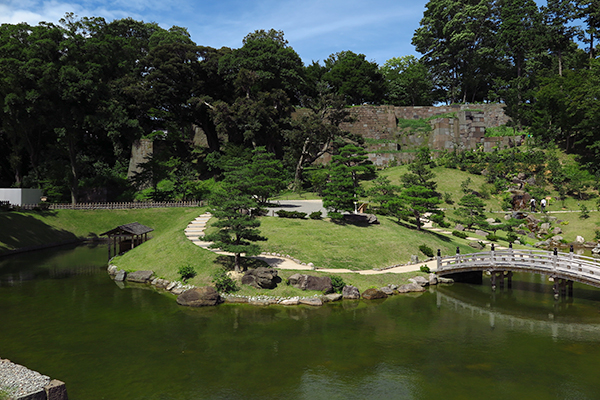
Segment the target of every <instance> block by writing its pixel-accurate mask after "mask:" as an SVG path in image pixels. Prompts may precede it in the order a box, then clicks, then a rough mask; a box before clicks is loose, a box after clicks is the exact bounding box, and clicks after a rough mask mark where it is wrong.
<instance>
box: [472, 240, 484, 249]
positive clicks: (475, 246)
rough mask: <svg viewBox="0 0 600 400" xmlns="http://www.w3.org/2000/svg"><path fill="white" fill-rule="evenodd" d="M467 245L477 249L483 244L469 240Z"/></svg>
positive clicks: (481, 247)
mask: <svg viewBox="0 0 600 400" xmlns="http://www.w3.org/2000/svg"><path fill="white" fill-rule="evenodd" d="M469 246H471V247H472V248H474V249H477V250H483V246H482V245H481V243H479V242H475V241H470V242H469Z"/></svg>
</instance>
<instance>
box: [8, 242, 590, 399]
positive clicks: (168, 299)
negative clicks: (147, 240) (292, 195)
mask: <svg viewBox="0 0 600 400" xmlns="http://www.w3.org/2000/svg"><path fill="white" fill-rule="evenodd" d="M105 260H106V248H105V247H102V246H99V247H94V246H92V247H88V246H83V247H77V248H69V249H59V250H57V249H54V250H48V251H40V252H35V253H29V254H25V255H19V256H11V257H6V258H3V259H0V357H2V358H8V359H10V360H12V361H14V362H16V363H20V364H23V365H25V366H27V367H29V368H31V369H33V370H36V371H39V372H41V373H43V374H45V375H49V376H51V377H52V378H56V379H60V380H63V381H65V382H66V384H67V389H68V391H69V398H70V399H71V400H88V399H111V400H115V399H129V400H131V399H157V400H159V399H160V400H171V399H173V400H175V399H177V400H179V399H364V398H371V399H390V398H399V399H442V398H443V399H471V398H486V399H507V398H526V399H597V398H598V393H600V380H599V379H598V378H597V371H598V370H600V313H599V311H600V291H599V290H597V289H594V288H591V287H586V286H582V285H578V284H575V290H574V292H575V296H574V298H572V299H561V300H558V301H556V300H555V299H554V298H553V296H552V288H551V285H550V284H549V283H548V282H547V281H546V280H545V279H544V278H543V277H541V276H538V275H529V274H523V275H515V277H514V278H513V287H512V289H511V290H507V289H505V290H503V291H501V290H497V291H496V292H492V291H491V289H490V287H489V281H486V280H485V279H484V284H483V285H481V286H478V285H466V284H454V285H451V286H444V287H439V288H433V289H431V290H429V291H427V292H425V293H423V294H419V295H415V294H409V295H399V296H394V297H391V298H388V299H386V300H383V301H369V302H367V301H344V302H337V303H333V304H327V305H325V306H323V307H318V308H311V307H309V306H295V307H283V306H269V307H264V308H261V307H253V306H247V305H229V304H223V305H220V306H218V307H212V308H203V309H190V308H185V307H180V306H178V305H177V304H176V303H175V301H174V297H173V296H171V295H165V294H160V293H157V292H155V291H153V290H150V289H148V288H145V287H139V286H136V287H127V286H126V287H124V288H120V287H119V286H117V285H116V284H115V283H114V282H113V281H112V280H110V278H109V277H108V275H107V274H106V271H105V269H106V264H105Z"/></svg>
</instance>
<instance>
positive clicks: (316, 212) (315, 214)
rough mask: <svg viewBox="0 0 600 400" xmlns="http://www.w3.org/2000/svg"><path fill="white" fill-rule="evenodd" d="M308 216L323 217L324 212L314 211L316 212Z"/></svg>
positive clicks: (311, 217)
mask: <svg viewBox="0 0 600 400" xmlns="http://www.w3.org/2000/svg"><path fill="white" fill-rule="evenodd" d="M308 218H310V219H321V218H323V213H322V212H321V211H314V212H311V213H310V215H309V216H308Z"/></svg>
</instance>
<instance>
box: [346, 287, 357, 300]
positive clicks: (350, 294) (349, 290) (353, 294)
mask: <svg viewBox="0 0 600 400" xmlns="http://www.w3.org/2000/svg"><path fill="white" fill-rule="evenodd" d="M342 297H343V298H344V299H347V300H356V299H360V291H359V290H358V288H357V287H355V286H352V285H346V286H344V288H343V289H342Z"/></svg>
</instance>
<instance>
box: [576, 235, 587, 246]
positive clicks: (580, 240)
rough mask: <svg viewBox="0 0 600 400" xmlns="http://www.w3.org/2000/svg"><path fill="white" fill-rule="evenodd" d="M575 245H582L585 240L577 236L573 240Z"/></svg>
mask: <svg viewBox="0 0 600 400" xmlns="http://www.w3.org/2000/svg"><path fill="white" fill-rule="evenodd" d="M575 243H577V244H580V245H582V244H584V243H585V239H584V238H583V236H577V237H576V238H575Z"/></svg>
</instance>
